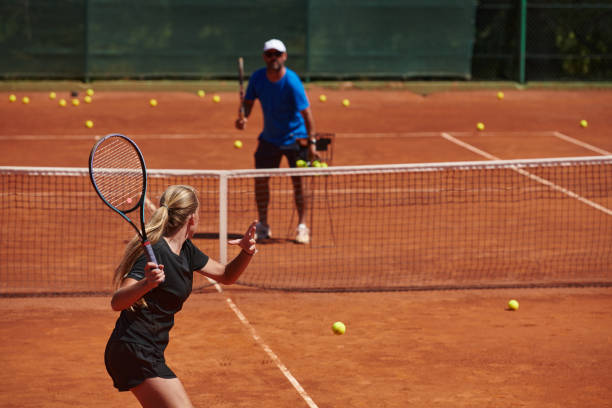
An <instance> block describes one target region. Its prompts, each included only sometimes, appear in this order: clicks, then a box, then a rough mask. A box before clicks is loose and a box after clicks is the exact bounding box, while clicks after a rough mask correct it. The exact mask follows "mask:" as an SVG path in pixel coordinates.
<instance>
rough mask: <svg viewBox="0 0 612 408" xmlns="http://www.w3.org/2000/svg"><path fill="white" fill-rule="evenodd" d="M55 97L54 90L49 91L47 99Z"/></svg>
mask: <svg viewBox="0 0 612 408" xmlns="http://www.w3.org/2000/svg"><path fill="white" fill-rule="evenodd" d="M56 97H57V95H56V94H55V92H49V99H55V98H56Z"/></svg>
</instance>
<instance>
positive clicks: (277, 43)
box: [263, 38, 287, 52]
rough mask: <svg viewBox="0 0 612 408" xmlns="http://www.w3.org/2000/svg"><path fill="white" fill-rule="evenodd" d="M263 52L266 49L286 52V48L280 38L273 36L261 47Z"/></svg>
mask: <svg viewBox="0 0 612 408" xmlns="http://www.w3.org/2000/svg"><path fill="white" fill-rule="evenodd" d="M263 50H264V52H266V51H268V50H277V51H280V52H287V48H285V44H283V42H282V41H281V40H277V39H276V38H273V39H271V40H268V41H266V43H265V44H264V48H263Z"/></svg>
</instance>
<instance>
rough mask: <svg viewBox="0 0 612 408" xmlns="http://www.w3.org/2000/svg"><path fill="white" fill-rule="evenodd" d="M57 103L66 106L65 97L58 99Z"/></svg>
mask: <svg viewBox="0 0 612 408" xmlns="http://www.w3.org/2000/svg"><path fill="white" fill-rule="evenodd" d="M58 104H59V106H66V100H65V99H60V100H59V102H58Z"/></svg>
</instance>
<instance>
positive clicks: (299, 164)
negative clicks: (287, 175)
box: [295, 159, 306, 167]
mask: <svg viewBox="0 0 612 408" xmlns="http://www.w3.org/2000/svg"><path fill="white" fill-rule="evenodd" d="M295 165H296V166H297V167H306V161H304V160H302V159H299V160H296V161H295Z"/></svg>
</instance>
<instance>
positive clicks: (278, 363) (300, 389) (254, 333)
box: [207, 277, 318, 408]
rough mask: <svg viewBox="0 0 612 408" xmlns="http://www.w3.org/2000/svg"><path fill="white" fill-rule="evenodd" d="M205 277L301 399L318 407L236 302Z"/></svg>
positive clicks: (311, 407) (312, 407) (311, 406)
mask: <svg viewBox="0 0 612 408" xmlns="http://www.w3.org/2000/svg"><path fill="white" fill-rule="evenodd" d="M207 279H208V280H209V282H210V283H212V284H214V286H215V289H217V292H219V293H220V294H222V295H223V296H224V297H225V301H226V302H227V305H228V306H229V308H230V309H232V311H233V312H234V313H235V314H236V316H237V317H238V319H239V320H240V322H241V323H242V324H243V325H244V326H245V327H246V328H247V329H249V331H250V332H251V337H252V338H253V340H255V342H256V343H257V344H258V345H259V346H260V347H261V348H262V349H263V350H264V351H265V352H266V354H267V355H268V357H270V359H272V361H274V363H275V364H276V367H278V369H279V370H280V371H281V373H283V375H284V376H285V377H286V378H287V380H289V382H290V383H291V385H293V388H295V390H296V391H297V392H298V394H300V397H302V399H303V400H304V401H305V402H306V404H307V405H308V406H309V407H310V408H318V406H317V404H315V402H314V401H313V400H312V398H310V396H309V395H308V393H306V390H304V387H302V385H301V384H300V383H299V382H298V380H296V378H295V377H294V376H293V374H291V372H290V371H289V369H288V368H287V367H286V366H285V365H284V364H283V362H282V361H281V360H280V358H278V356H277V355H276V353H274V351H272V349H271V348H270V347H269V346H268V345H267V344H266V343H265V342H264V341H263V339H262V338H261V337H260V336H259V334H257V331H256V330H255V328H254V327H253V325H251V323H250V322H249V321H248V320H247V318H246V316H245V315H244V314H243V313H242V311H241V310H240V309H239V308H238V306H236V304H235V303H234V302H233V301H232V299H231V298H230V297H229V296H226V295H225V294H224V293H223V289H222V288H221V286H219V284H218V283H216V282H215V281H214V280H212V279H210V278H208V277H207Z"/></svg>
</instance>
